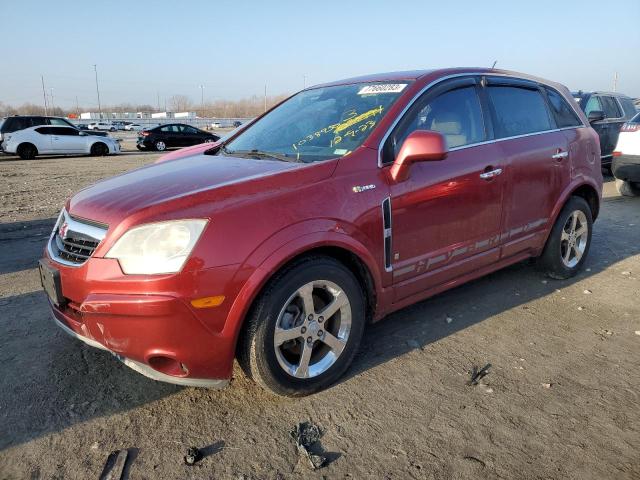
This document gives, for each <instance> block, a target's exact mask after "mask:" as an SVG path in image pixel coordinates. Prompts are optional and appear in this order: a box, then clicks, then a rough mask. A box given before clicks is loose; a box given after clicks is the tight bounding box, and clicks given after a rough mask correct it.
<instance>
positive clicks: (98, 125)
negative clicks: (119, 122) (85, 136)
mask: <svg viewBox="0 0 640 480" xmlns="http://www.w3.org/2000/svg"><path fill="white" fill-rule="evenodd" d="M87 129H89V130H105V131H109V132H115V131H116V126H115V125H113V124H112V123H107V122H93V123H90V124H89V125H88V126H87Z"/></svg>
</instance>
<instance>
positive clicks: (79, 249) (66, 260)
mask: <svg viewBox="0 0 640 480" xmlns="http://www.w3.org/2000/svg"><path fill="white" fill-rule="evenodd" d="M106 233H107V227H106V225H100V224H95V223H88V222H86V221H84V220H79V219H75V218H73V217H72V216H71V215H69V214H68V213H67V212H66V211H65V210H63V211H62V213H61V214H60V217H59V218H58V221H57V222H56V225H55V227H54V229H53V232H52V233H51V238H50V239H49V254H50V255H51V258H53V259H54V260H56V261H57V262H59V263H63V264H65V265H72V266H78V265H82V264H83V263H84V262H86V261H87V260H88V259H89V258H90V257H91V255H93V252H94V251H95V249H96V248H97V247H98V245H99V244H100V242H101V241H102V239H103V238H104V237H105V235H106Z"/></svg>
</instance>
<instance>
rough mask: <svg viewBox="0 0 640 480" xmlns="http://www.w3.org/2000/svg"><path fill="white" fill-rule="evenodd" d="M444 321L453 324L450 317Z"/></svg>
mask: <svg viewBox="0 0 640 480" xmlns="http://www.w3.org/2000/svg"><path fill="white" fill-rule="evenodd" d="M444 320H445V322H447V323H451V322H453V318H451V317H449V316H447V317H446V318H445V319H444Z"/></svg>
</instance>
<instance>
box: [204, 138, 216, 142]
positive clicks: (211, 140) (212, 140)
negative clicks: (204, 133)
mask: <svg viewBox="0 0 640 480" xmlns="http://www.w3.org/2000/svg"><path fill="white" fill-rule="evenodd" d="M213 142H215V140H214V139H213V138H207V139H206V140H205V141H204V143H213Z"/></svg>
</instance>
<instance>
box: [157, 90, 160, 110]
mask: <svg viewBox="0 0 640 480" xmlns="http://www.w3.org/2000/svg"><path fill="white" fill-rule="evenodd" d="M157 94H158V111H160V92H157Z"/></svg>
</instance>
